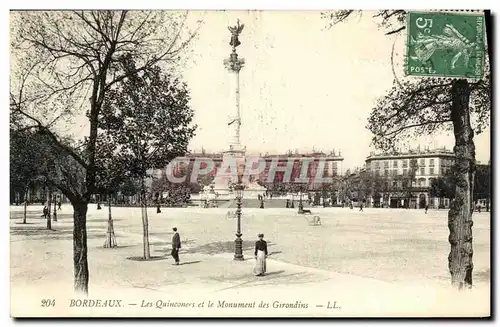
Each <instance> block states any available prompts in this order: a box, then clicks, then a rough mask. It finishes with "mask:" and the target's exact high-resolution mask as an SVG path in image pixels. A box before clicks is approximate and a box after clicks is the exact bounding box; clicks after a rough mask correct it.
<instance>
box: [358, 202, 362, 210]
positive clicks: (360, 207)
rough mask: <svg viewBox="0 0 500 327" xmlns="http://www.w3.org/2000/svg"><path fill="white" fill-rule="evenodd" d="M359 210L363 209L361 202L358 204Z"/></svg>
mask: <svg viewBox="0 0 500 327" xmlns="http://www.w3.org/2000/svg"><path fill="white" fill-rule="evenodd" d="M359 211H363V202H361V203H360V205H359Z"/></svg>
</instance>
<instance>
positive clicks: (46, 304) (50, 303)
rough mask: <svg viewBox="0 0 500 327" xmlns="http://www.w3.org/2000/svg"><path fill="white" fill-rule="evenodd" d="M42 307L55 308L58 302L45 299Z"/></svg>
mask: <svg viewBox="0 0 500 327" xmlns="http://www.w3.org/2000/svg"><path fill="white" fill-rule="evenodd" d="M41 305H42V307H55V306H56V300H54V299H43V300H42V302H41Z"/></svg>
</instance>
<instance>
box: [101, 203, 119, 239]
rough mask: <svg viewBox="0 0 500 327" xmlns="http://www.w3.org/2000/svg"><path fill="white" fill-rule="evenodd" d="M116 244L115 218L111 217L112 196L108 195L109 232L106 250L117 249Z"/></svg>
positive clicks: (107, 233)
mask: <svg viewBox="0 0 500 327" xmlns="http://www.w3.org/2000/svg"><path fill="white" fill-rule="evenodd" d="M117 246H118V244H116V237H115V229H114V227H113V218H112V216H111V195H108V231H107V232H106V241H105V242H104V247H105V248H115V247H117Z"/></svg>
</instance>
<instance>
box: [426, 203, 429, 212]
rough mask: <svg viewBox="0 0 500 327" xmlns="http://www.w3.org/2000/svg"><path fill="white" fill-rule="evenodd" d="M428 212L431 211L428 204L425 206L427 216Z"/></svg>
mask: <svg viewBox="0 0 500 327" xmlns="http://www.w3.org/2000/svg"><path fill="white" fill-rule="evenodd" d="M427 210H429V205H428V204H426V205H425V214H427Z"/></svg>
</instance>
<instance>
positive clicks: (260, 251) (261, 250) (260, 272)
mask: <svg viewBox="0 0 500 327" xmlns="http://www.w3.org/2000/svg"><path fill="white" fill-rule="evenodd" d="M258 237H259V240H258V241H257V242H255V268H254V270H253V272H254V275H255V276H264V274H265V273H266V258H267V242H266V241H264V234H259V235H258Z"/></svg>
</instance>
